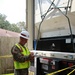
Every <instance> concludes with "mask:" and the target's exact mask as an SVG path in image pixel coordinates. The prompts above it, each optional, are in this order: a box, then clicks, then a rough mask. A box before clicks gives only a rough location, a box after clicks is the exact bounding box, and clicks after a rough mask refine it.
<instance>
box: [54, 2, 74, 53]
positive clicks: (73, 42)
mask: <svg viewBox="0 0 75 75" xmlns="http://www.w3.org/2000/svg"><path fill="white" fill-rule="evenodd" d="M53 5H54V7H55V8H57V7H56V6H55V4H54V3H53ZM57 9H58V10H59V11H60V12H61V13H62V14H63V15H64V16H65V17H66V18H67V20H68V23H69V29H70V33H71V43H72V47H73V50H74V49H75V48H74V42H73V35H72V28H71V24H70V19H69V17H68V16H67V15H65V14H64V13H63V12H62V11H61V10H60V9H59V8H57ZM74 52H75V50H74Z"/></svg>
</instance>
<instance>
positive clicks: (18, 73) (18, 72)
mask: <svg viewBox="0 0 75 75" xmlns="http://www.w3.org/2000/svg"><path fill="white" fill-rule="evenodd" d="M14 75H28V69H15V70H14Z"/></svg>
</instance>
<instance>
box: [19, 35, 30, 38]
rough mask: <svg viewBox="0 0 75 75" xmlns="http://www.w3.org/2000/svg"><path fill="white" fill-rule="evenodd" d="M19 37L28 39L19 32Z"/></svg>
mask: <svg viewBox="0 0 75 75" xmlns="http://www.w3.org/2000/svg"><path fill="white" fill-rule="evenodd" d="M20 37H22V38H24V39H29V38H28V37H25V36H23V35H21V34H20Z"/></svg>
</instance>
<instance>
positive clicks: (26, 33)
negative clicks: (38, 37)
mask: <svg viewBox="0 0 75 75" xmlns="http://www.w3.org/2000/svg"><path fill="white" fill-rule="evenodd" d="M20 37H22V38H25V39H29V32H28V31H22V32H21V34H20Z"/></svg>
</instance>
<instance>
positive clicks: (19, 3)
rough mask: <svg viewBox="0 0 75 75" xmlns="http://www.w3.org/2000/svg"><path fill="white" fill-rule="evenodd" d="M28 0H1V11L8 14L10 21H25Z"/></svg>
mask: <svg viewBox="0 0 75 75" xmlns="http://www.w3.org/2000/svg"><path fill="white" fill-rule="evenodd" d="M25 1H26V0H0V13H1V14H5V15H6V16H7V18H6V20H8V21H9V22H10V23H18V22H20V21H24V22H25V9H26V2H25Z"/></svg>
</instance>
